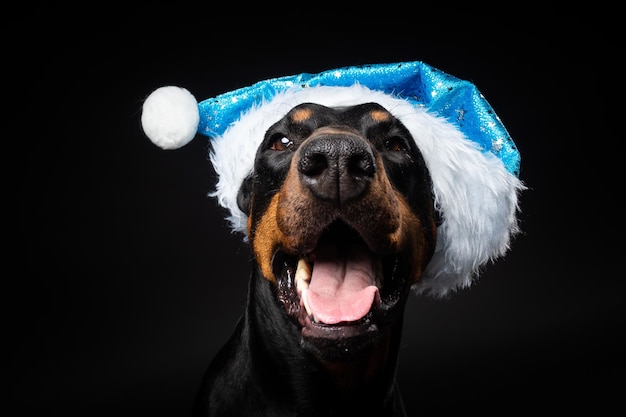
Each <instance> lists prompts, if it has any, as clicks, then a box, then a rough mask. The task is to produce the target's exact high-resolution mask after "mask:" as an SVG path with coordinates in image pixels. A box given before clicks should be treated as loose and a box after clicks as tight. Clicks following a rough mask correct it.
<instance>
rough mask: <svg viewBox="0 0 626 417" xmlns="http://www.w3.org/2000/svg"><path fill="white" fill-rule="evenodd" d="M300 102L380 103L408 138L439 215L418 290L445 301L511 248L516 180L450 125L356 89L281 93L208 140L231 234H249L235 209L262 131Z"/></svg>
mask: <svg viewBox="0 0 626 417" xmlns="http://www.w3.org/2000/svg"><path fill="white" fill-rule="evenodd" d="M305 102H315V103H319V104H322V105H326V106H330V107H334V106H346V105H354V104H360V103H365V102H377V103H378V104H380V105H382V106H383V107H385V108H386V109H387V110H388V111H390V112H391V113H392V114H393V115H394V116H396V117H397V118H398V119H400V120H401V121H402V123H404V124H405V126H406V127H407V128H408V129H409V131H410V132H411V134H412V135H413V137H414V139H415V142H416V143H417V146H418V147H419V149H420V150H421V152H422V154H423V156H424V159H425V161H426V164H427V166H428V169H429V170H430V175H431V177H432V181H433V192H434V198H435V206H436V208H437V209H438V210H439V211H440V212H441V213H442V216H443V223H442V225H441V226H440V227H439V230H438V242H437V250H436V253H435V255H434V257H433V259H432V261H431V262H430V264H429V265H428V268H427V269H426V271H425V274H424V276H423V278H422V280H421V281H420V282H419V283H418V284H416V285H415V287H414V289H415V291H416V292H418V293H428V294H431V295H434V296H443V295H445V294H446V293H448V292H449V291H454V290H456V289H460V288H465V287H468V286H470V285H471V283H472V282H473V280H474V278H475V277H476V276H477V275H478V273H479V269H480V267H481V266H482V265H483V264H485V263H486V262H488V261H491V260H494V259H495V258H497V257H500V256H502V255H504V253H505V252H506V251H507V250H508V248H509V242H510V239H511V238H512V236H513V235H514V234H516V233H517V232H518V225H517V217H516V214H517V210H518V201H517V195H518V192H519V191H520V190H522V189H523V188H524V186H523V185H522V183H521V181H520V180H519V179H518V178H517V177H516V176H515V175H513V174H511V173H509V172H508V171H507V170H506V168H505V166H504V164H503V163H502V161H500V160H499V159H498V158H497V157H496V156H494V155H493V154H491V153H489V152H485V153H483V152H482V151H481V150H479V149H478V148H477V145H476V144H475V143H474V142H472V141H471V140H469V139H467V138H466V137H465V136H464V135H463V133H461V131H460V130H458V129H457V128H456V127H455V126H454V125H453V124H451V123H450V122H448V121H447V120H445V119H443V118H441V117H439V116H436V115H433V114H430V113H428V112H427V111H426V109H424V108H420V107H414V106H413V105H411V104H410V103H409V102H407V101H405V100H402V99H401V98H397V97H394V96H391V95H389V94H386V93H383V92H380V91H374V90H370V89H368V88H366V87H363V86H360V85H353V86H351V87H328V86H320V87H311V88H305V89H294V90H287V91H284V92H282V93H279V94H277V95H276V96H275V97H273V98H272V99H271V100H269V101H266V102H264V103H261V104H259V105H258V106H256V107H253V108H251V109H250V110H249V111H247V112H246V113H244V114H242V116H241V118H240V119H239V121H237V122H236V123H234V124H233V125H231V126H230V127H229V128H228V129H227V130H226V132H225V133H224V134H223V135H222V136H219V137H216V138H214V139H213V140H212V142H213V149H212V151H211V154H210V158H211V161H212V163H213V165H214V167H215V170H216V172H217V174H218V175H219V179H218V182H217V185H216V191H215V192H214V193H212V194H211V195H212V196H214V197H217V199H218V202H219V204H220V205H222V206H223V207H225V208H226V209H228V210H229V212H230V216H228V220H229V222H230V224H231V227H232V229H233V231H237V232H242V233H244V235H245V234H246V223H247V218H246V215H245V214H244V213H243V212H242V211H241V210H239V208H238V207H237V193H238V190H239V187H240V185H241V184H242V182H243V180H244V179H245V177H246V176H247V175H248V174H249V173H251V172H252V168H253V165H254V157H255V155H256V150H257V147H258V146H259V145H260V143H261V141H262V139H263V135H264V133H265V131H266V130H267V129H268V128H269V127H270V126H271V125H272V124H274V123H275V122H277V121H278V120H279V119H280V118H282V117H283V116H284V115H285V114H286V113H287V112H288V111H289V110H290V109H291V108H292V107H293V106H296V105H298V104H301V103H305Z"/></svg>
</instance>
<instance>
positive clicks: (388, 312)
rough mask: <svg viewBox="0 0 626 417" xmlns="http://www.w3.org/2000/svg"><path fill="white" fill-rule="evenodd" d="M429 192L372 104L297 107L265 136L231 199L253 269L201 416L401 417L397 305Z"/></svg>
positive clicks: (424, 252)
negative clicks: (244, 223) (244, 227)
mask: <svg viewBox="0 0 626 417" xmlns="http://www.w3.org/2000/svg"><path fill="white" fill-rule="evenodd" d="M431 190H432V184H431V179H430V176H429V172H428V169H427V168H426V164H425V162H424V159H423V157H422V155H421V153H420V150H419V149H418V148H417V146H416V144H415V141H414V140H413V138H412V137H411V134H410V132H409V131H408V130H407V128H406V127H405V126H404V125H403V124H402V123H401V122H400V121H399V120H398V119H397V118H396V117H394V116H393V115H392V114H391V113H389V112H388V111H387V110H386V109H385V108H383V107H382V106H380V105H378V104H376V103H365V104H361V105H354V106H348V107H344V108H331V107H326V106H323V105H318V104H314V103H304V104H301V105H298V106H296V107H295V108H293V109H292V110H291V111H289V112H288V113H287V114H286V115H285V116H284V117H283V118H282V119H281V120H280V121H278V122H277V123H275V124H274V125H273V126H271V127H270V129H269V130H268V131H267V132H266V133H265V136H264V139H263V142H262V143H261V145H260V147H259V148H258V151H257V154H256V158H255V163H254V171H253V173H252V174H251V175H250V176H248V177H247V178H246V180H245V181H244V183H243V184H242V186H241V188H240V190H239V194H238V200H237V202H238V205H239V206H240V208H241V210H242V211H243V212H245V213H246V214H247V215H248V229H249V243H250V247H251V249H252V252H253V254H254V265H253V271H252V275H251V280H250V286H249V295H248V299H247V305H246V309H245V314H244V315H243V317H242V318H241V320H240V322H239V323H238V325H237V327H236V330H235V332H234V334H233V335H232V337H231V339H230V341H229V342H228V343H227V344H226V345H225V346H224V348H223V349H222V350H221V351H220V352H219V354H218V355H217V357H216V358H215V360H214V361H213V362H212V364H211V365H210V367H209V369H208V371H207V372H206V375H205V377H204V380H203V383H202V386H201V388H200V390H199V395H198V399H197V402H196V404H195V410H194V413H195V415H196V416H234V415H238V416H248V415H250V416H251V415H255V416H259V415H268V416H270V415H271V416H292V415H293V416H295V415H298V416H318V417H319V416H332V415H357V414H361V415H362V414H363V413H365V415H376V416H401V415H405V410H404V406H403V401H402V398H401V395H400V393H399V390H398V387H397V386H396V378H395V377H396V367H397V362H398V349H399V343H400V339H401V330H402V322H403V310H404V306H405V303H406V300H407V296H408V295H409V292H410V288H411V286H412V285H413V284H414V283H415V282H417V281H419V279H420V277H421V274H422V272H423V271H424V269H425V268H426V266H427V264H428V263H429V261H430V259H431V257H432V254H433V252H434V248H435V243H436V229H437V225H436V223H437V222H436V215H435V209H434V205H433V196H432V192H431Z"/></svg>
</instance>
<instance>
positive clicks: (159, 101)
mask: <svg viewBox="0 0 626 417" xmlns="http://www.w3.org/2000/svg"><path fill="white" fill-rule="evenodd" d="M199 121H200V112H199V111H198V102H197V101H196V99H195V97H194V96H193V95H192V94H191V93H190V92H189V91H188V90H186V89H184V88H181V87H174V86H167V87H160V88H157V89H156V90H155V91H153V92H152V93H151V94H150V95H149V96H148V97H147V98H146V100H145V101H144V103H143V112H142V114H141V125H142V127H143V130H144V133H145V134H146V136H147V137H148V138H149V139H150V140H151V141H152V142H153V143H154V144H155V145H157V146H159V147H161V148H163V149H178V148H180V147H182V146H185V145H186V144H188V143H189V142H190V141H191V140H192V139H193V138H194V136H195V135H196V132H197V130H198V122H199Z"/></svg>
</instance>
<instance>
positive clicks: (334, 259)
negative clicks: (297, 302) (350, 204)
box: [301, 247, 378, 324]
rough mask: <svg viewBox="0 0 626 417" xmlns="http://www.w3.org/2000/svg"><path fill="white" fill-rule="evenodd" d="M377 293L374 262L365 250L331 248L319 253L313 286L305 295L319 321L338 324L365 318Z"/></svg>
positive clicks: (314, 270)
mask: <svg viewBox="0 0 626 417" xmlns="http://www.w3.org/2000/svg"><path fill="white" fill-rule="evenodd" d="M341 252H343V253H341ZM348 252H349V253H348ZM377 293H378V288H376V286H375V285H374V271H373V267H372V263H371V260H370V259H369V257H368V256H367V254H366V253H364V251H362V250H354V248H350V249H347V250H346V249H339V248H336V247H327V248H324V249H323V250H320V251H318V252H317V253H316V257H315V265H314V267H313V273H312V275H311V282H310V284H309V288H308V289H306V290H304V291H303V292H302V294H301V297H302V299H303V301H304V302H305V303H307V305H308V306H309V308H310V310H311V314H312V315H313V317H315V320H317V321H318V322H321V323H326V324H336V323H339V322H342V321H348V322H349V321H356V320H359V319H361V318H363V317H364V316H365V315H366V314H367V313H368V312H369V311H370V309H371V308H372V304H373V303H374V300H375V298H376V295H377Z"/></svg>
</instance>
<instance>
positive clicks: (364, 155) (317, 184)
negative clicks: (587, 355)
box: [298, 134, 376, 205]
mask: <svg viewBox="0 0 626 417" xmlns="http://www.w3.org/2000/svg"><path fill="white" fill-rule="evenodd" d="M298 171H299V172H300V179H301V181H302V182H303V183H304V184H305V185H306V186H307V187H308V188H309V189H310V190H311V192H312V193H313V195H315V196H316V197H318V198H320V199H323V200H330V201H333V202H335V203H336V204H338V205H342V204H344V203H346V202H347V201H349V200H352V199H354V198H357V197H359V196H360V195H361V194H363V192H364V191H365V190H367V188H368V186H369V184H370V182H371V181H372V179H373V178H374V174H375V173H376V163H375V161H374V155H373V153H372V150H371V148H370V146H369V144H368V143H367V142H366V141H365V140H363V139H360V138H359V137H357V136H355V135H352V134H332V135H323V136H319V137H316V138H312V139H309V141H307V142H305V143H304V144H303V146H302V147H301V149H300V160H299V161H298Z"/></svg>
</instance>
